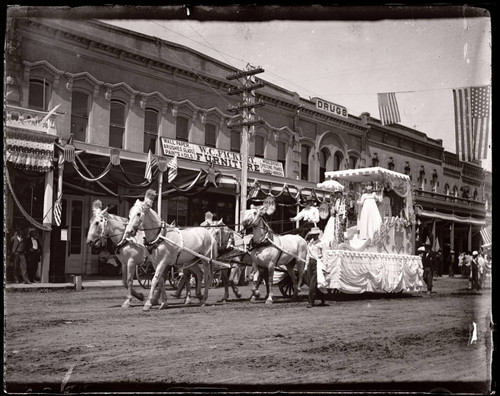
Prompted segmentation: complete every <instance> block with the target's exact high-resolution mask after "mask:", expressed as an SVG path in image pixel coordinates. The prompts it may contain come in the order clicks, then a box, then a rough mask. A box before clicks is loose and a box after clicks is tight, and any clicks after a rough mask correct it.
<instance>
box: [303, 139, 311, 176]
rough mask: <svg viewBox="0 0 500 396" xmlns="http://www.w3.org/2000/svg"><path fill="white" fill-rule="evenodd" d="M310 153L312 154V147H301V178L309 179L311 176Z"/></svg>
mask: <svg viewBox="0 0 500 396" xmlns="http://www.w3.org/2000/svg"><path fill="white" fill-rule="evenodd" d="M309 154H311V148H310V147H309V146H304V145H302V147H301V148H300V180H307V179H308V177H309Z"/></svg>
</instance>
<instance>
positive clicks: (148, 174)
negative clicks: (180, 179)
mask: <svg viewBox="0 0 500 396" xmlns="http://www.w3.org/2000/svg"><path fill="white" fill-rule="evenodd" d="M155 164H156V158H154V157H153V154H152V153H151V150H149V152H148V159H147V161H146V170H145V171H144V178H145V179H147V180H148V181H149V182H151V180H152V179H153V166H154V165H155Z"/></svg>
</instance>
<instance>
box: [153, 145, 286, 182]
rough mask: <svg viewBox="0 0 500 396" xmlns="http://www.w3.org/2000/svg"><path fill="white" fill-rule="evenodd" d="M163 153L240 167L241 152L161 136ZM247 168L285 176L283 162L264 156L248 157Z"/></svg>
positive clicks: (219, 164)
mask: <svg viewBox="0 0 500 396" xmlns="http://www.w3.org/2000/svg"><path fill="white" fill-rule="evenodd" d="M161 146H162V150H163V155H168V156H174V155H175V154H177V157H179V158H185V159H189V160H192V161H198V162H203V163H213V164H214V165H218V166H227V167H229V168H236V169H241V154H240V153H234V152H232V151H227V150H222V149H218V148H214V147H207V146H201V145H198V144H194V143H188V142H183V141H180V140H175V139H168V138H164V137H162V138H161ZM248 170H249V171H253V172H259V173H264V174H269V175H273V176H280V177H285V174H284V172H283V164H282V163H281V162H278V161H273V160H268V159H265V158H257V157H248Z"/></svg>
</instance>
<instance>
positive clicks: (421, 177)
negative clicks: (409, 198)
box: [418, 166, 425, 191]
mask: <svg viewBox="0 0 500 396" xmlns="http://www.w3.org/2000/svg"><path fill="white" fill-rule="evenodd" d="M418 183H419V186H418V187H419V188H420V189H421V190H422V191H423V190H424V186H425V169H424V167H423V166H421V167H420V170H419V172H418Z"/></svg>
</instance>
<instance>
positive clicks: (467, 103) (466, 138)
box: [453, 85, 491, 161]
mask: <svg viewBox="0 0 500 396" xmlns="http://www.w3.org/2000/svg"><path fill="white" fill-rule="evenodd" d="M490 94H491V87H490V86H489V85H485V86H482V87H467V88H459V89H454V90H453V102H454V105H455V106H454V107H455V139H456V147H457V154H458V156H459V159H460V160H462V161H470V160H480V159H486V158H487V154H488V138H489V132H490Z"/></svg>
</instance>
